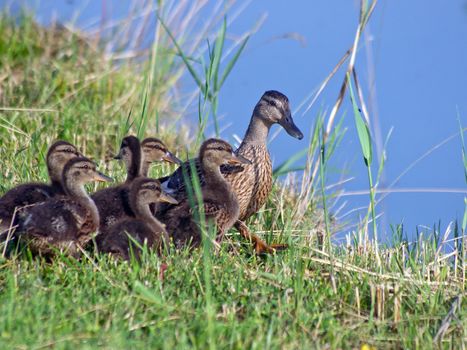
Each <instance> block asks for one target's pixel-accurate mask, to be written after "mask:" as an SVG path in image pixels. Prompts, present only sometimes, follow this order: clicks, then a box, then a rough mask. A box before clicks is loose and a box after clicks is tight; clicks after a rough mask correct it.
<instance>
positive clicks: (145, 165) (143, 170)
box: [141, 162, 151, 177]
mask: <svg viewBox="0 0 467 350" xmlns="http://www.w3.org/2000/svg"><path fill="white" fill-rule="evenodd" d="M150 167H151V163H150V162H143V164H142V166H141V176H144V177H148V174H149V168H150Z"/></svg>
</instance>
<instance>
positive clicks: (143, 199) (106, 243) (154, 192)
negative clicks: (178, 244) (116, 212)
mask: <svg viewBox="0 0 467 350" xmlns="http://www.w3.org/2000/svg"><path fill="white" fill-rule="evenodd" d="M159 201H166V202H169V203H173V204H177V202H176V201H175V200H174V199H172V198H170V197H168V196H167V195H166V194H164V193H162V190H161V187H160V183H159V181H157V180H154V179H148V178H145V177H140V178H138V179H135V180H134V181H133V183H132V184H131V187H130V193H129V204H130V207H131V209H132V211H133V213H134V214H135V217H134V218H127V219H123V220H120V221H118V222H117V223H116V224H115V225H113V226H111V227H110V228H108V229H107V230H105V231H103V232H101V233H100V234H99V235H98V236H97V237H96V243H97V247H98V250H99V251H100V252H102V253H108V254H111V255H113V256H115V257H117V258H121V259H124V260H129V259H130V249H131V250H132V251H133V253H134V256H135V257H136V258H139V254H140V248H139V247H138V246H137V245H135V244H134V243H133V242H132V240H131V239H130V238H129V236H130V237H131V238H132V239H133V240H135V241H136V242H137V243H138V244H139V245H140V246H143V245H144V243H145V242H146V244H147V247H148V248H149V249H154V250H157V251H158V252H159V251H160V250H161V248H162V243H163V242H167V243H168V240H169V238H168V236H167V232H166V230H165V227H164V225H163V224H161V223H160V222H159V221H158V220H156V219H155V218H154V216H153V215H152V213H151V210H150V207H149V206H150V204H156V205H157V203H158V202H159Z"/></svg>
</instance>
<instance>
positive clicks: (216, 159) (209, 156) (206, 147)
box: [199, 139, 251, 166]
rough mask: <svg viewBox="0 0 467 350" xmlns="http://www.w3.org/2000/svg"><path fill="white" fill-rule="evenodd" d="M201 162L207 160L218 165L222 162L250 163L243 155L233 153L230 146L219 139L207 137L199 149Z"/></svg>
mask: <svg viewBox="0 0 467 350" xmlns="http://www.w3.org/2000/svg"><path fill="white" fill-rule="evenodd" d="M199 158H200V161H201V162H202V163H205V162H206V161H208V162H209V163H211V164H215V165H217V166H220V165H222V164H251V161H250V160H248V159H246V158H245V157H243V156H241V155H238V154H235V153H234V150H233V148H232V146H230V144H228V143H227V142H225V141H224V140H220V139H208V140H206V141H204V142H203V144H202V145H201V149H200V151H199Z"/></svg>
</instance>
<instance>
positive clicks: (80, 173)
mask: <svg viewBox="0 0 467 350" xmlns="http://www.w3.org/2000/svg"><path fill="white" fill-rule="evenodd" d="M62 176H63V182H64V184H65V189H69V188H70V187H75V186H81V185H84V184H85V183H88V182H93V181H100V182H112V181H113V180H112V179H111V178H110V177H108V176H106V175H104V174H102V173H100V172H99V171H97V168H96V163H94V162H93V161H92V160H90V159H88V158H86V157H76V158H73V159H70V160H69V161H68V162H67V163H66V165H65V168H64V169H63V174H62Z"/></svg>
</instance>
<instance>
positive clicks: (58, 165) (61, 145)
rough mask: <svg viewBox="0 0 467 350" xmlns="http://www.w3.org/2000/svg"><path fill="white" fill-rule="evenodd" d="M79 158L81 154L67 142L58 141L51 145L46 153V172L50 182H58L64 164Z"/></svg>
mask: <svg viewBox="0 0 467 350" xmlns="http://www.w3.org/2000/svg"><path fill="white" fill-rule="evenodd" d="M80 156H82V154H81V153H80V152H79V151H78V149H77V148H76V147H75V146H73V145H72V144H71V143H69V142H66V141H62V140H60V141H57V142H55V143H54V144H52V146H50V148H49V150H48V152H47V170H48V172H49V177H50V179H51V180H52V182H60V180H61V178H62V173H63V168H64V167H65V164H66V163H67V162H68V161H69V160H70V159H72V158H76V157H80Z"/></svg>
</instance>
